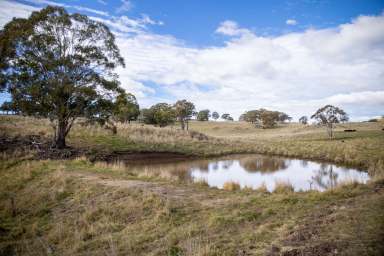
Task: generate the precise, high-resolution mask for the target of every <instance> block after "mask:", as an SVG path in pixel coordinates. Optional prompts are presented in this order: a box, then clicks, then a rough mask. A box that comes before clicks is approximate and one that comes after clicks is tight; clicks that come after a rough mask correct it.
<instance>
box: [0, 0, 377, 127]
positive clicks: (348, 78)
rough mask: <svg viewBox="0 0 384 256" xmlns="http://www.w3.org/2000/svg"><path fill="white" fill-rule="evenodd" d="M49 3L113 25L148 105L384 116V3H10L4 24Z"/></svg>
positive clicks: (130, 83) (131, 84)
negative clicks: (335, 110)
mask: <svg viewBox="0 0 384 256" xmlns="http://www.w3.org/2000/svg"><path fill="white" fill-rule="evenodd" d="M47 4H53V5H60V6H64V7H65V8H67V10H68V11H70V12H80V13H84V14H87V15H89V16H90V17H92V18H93V19H95V20H97V21H100V22H104V23H106V24H107V25H109V26H110V28H111V30H112V31H113V32H114V33H115V34H116V38H117V42H118V44H119V47H120V50H121V52H122V55H123V56H124V57H125V60H126V62H127V67H126V68H125V69H120V70H118V73H119V75H120V80H121V82H122V86H123V87H124V88H125V89H126V90H127V91H130V92H133V93H134V94H135V95H136V96H137V97H138V99H139V103H140V105H142V106H143V107H147V106H149V105H151V104H153V103H157V102H160V101H165V102H169V103H172V102H174V101H175V100H177V99H181V98H186V99H188V100H191V101H193V102H194V103H195V104H196V106H197V108H199V109H202V108H209V109H211V110H216V111H219V112H220V113H222V112H229V113H231V114H232V115H233V116H234V117H237V116H239V115H240V114H241V113H242V112H243V111H245V110H249V109H255V108H260V107H266V108H271V109H275V110H280V111H285V112H287V113H289V114H291V115H292V116H294V117H295V118H298V117H300V116H301V115H310V114H312V112H313V111H314V110H316V108H318V107H320V106H321V105H324V104H328V103H331V104H335V105H338V106H341V107H344V108H345V109H346V111H347V112H348V113H349V114H350V115H351V117H352V119H354V120H364V119H366V118H370V117H373V116H378V115H382V114H384V113H383V111H384V110H383V109H384V108H383V107H384V85H383V81H384V69H383V67H384V57H381V56H380V55H382V56H384V17H383V10H384V1H382V0H381V1H379V0H349V1H347V0H338V1H331V0H286V1H277V0H269V1H252V0H243V1H229V0H220V1H219V0H211V1H207V0H206V1H202V0H201V1H198V0H195V1H192V0H190V1H189V0H188V1H187V0H185V1H155V0H123V1H122V0H115V1H109V0H98V1H97V0H95V1H90V0H85V1H84V0H83V1H77V0H67V1H59V0H57V1H48V0H24V1H11V0H3V1H0V26H3V25H4V24H5V23H6V22H7V21H9V20H10V19H11V18H12V16H18V17H27V16H28V15H29V14H30V12H31V11H33V10H37V9H39V8H42V7H44V6H45V5H47ZM2 97H3V98H4V96H2ZM0 100H1V99H0Z"/></svg>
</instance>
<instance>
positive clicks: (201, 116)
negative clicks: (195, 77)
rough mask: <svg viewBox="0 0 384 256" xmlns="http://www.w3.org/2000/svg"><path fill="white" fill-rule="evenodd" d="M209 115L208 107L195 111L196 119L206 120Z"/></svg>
mask: <svg viewBox="0 0 384 256" xmlns="http://www.w3.org/2000/svg"><path fill="white" fill-rule="evenodd" d="M210 117H211V115H210V111H209V109H204V110H200V111H199V113H197V121H208V120H209V118H210Z"/></svg>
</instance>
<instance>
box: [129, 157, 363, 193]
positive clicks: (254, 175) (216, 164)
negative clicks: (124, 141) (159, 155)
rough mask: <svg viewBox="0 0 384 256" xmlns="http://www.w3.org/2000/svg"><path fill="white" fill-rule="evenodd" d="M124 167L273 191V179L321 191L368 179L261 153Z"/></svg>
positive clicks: (332, 167)
mask: <svg viewBox="0 0 384 256" xmlns="http://www.w3.org/2000/svg"><path fill="white" fill-rule="evenodd" d="M127 168H128V169H129V171H131V172H135V173H137V174H138V175H139V176H158V177H162V178H167V179H172V180H177V181H183V182H194V181H200V180H205V181H206V182H207V183H208V185H209V186H211V187H218V188H222V187H223V185H224V183H225V182H228V181H234V182H237V183H239V185H240V186H241V187H245V186H247V187H252V188H258V187H260V186H261V185H262V184H265V185H266V187H267V189H268V190H269V191H273V190H274V188H275V184H276V181H279V182H281V181H283V182H289V183H290V184H292V186H293V187H294V189H295V191H299V190H303V191H305V190H309V189H315V190H320V191H323V190H326V189H330V188H334V187H335V186H337V184H339V183H340V182H345V181H357V182H361V183H365V182H366V181H367V180H368V179H369V176H368V174H367V173H365V172H360V171H358V170H355V169H346V168H342V167H338V166H335V165H332V164H324V163H316V162H311V161H306V160H298V159H287V158H282V157H274V156H265V155H234V156H227V157H222V158H217V159H204V160H188V161H183V162H175V163H154V162H152V163H148V164H140V165H134V164H132V163H130V164H129V165H127Z"/></svg>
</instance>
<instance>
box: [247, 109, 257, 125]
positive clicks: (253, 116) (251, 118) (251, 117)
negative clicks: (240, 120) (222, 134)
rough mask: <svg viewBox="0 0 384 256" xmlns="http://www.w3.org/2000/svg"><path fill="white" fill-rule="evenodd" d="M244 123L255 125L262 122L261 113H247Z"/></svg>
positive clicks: (254, 111) (255, 111) (252, 111)
mask: <svg viewBox="0 0 384 256" xmlns="http://www.w3.org/2000/svg"><path fill="white" fill-rule="evenodd" d="M243 115H244V121H246V122H249V123H252V124H255V123H257V122H259V121H261V120H260V118H261V111H260V110H250V111H247V112H245V113H244V114H243Z"/></svg>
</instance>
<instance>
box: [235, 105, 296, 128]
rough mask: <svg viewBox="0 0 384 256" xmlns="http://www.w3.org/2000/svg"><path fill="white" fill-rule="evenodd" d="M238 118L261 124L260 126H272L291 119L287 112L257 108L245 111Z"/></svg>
mask: <svg viewBox="0 0 384 256" xmlns="http://www.w3.org/2000/svg"><path fill="white" fill-rule="evenodd" d="M240 120H243V121H246V122H250V123H252V124H255V125H261V126H262V128H272V127H273V126H275V125H276V123H277V122H284V121H286V120H291V117H290V116H288V115H287V114H285V113H283V112H279V111H271V110H267V109H263V108H261V109H257V110H250V111H246V112H245V113H244V114H242V115H241V116H240Z"/></svg>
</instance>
